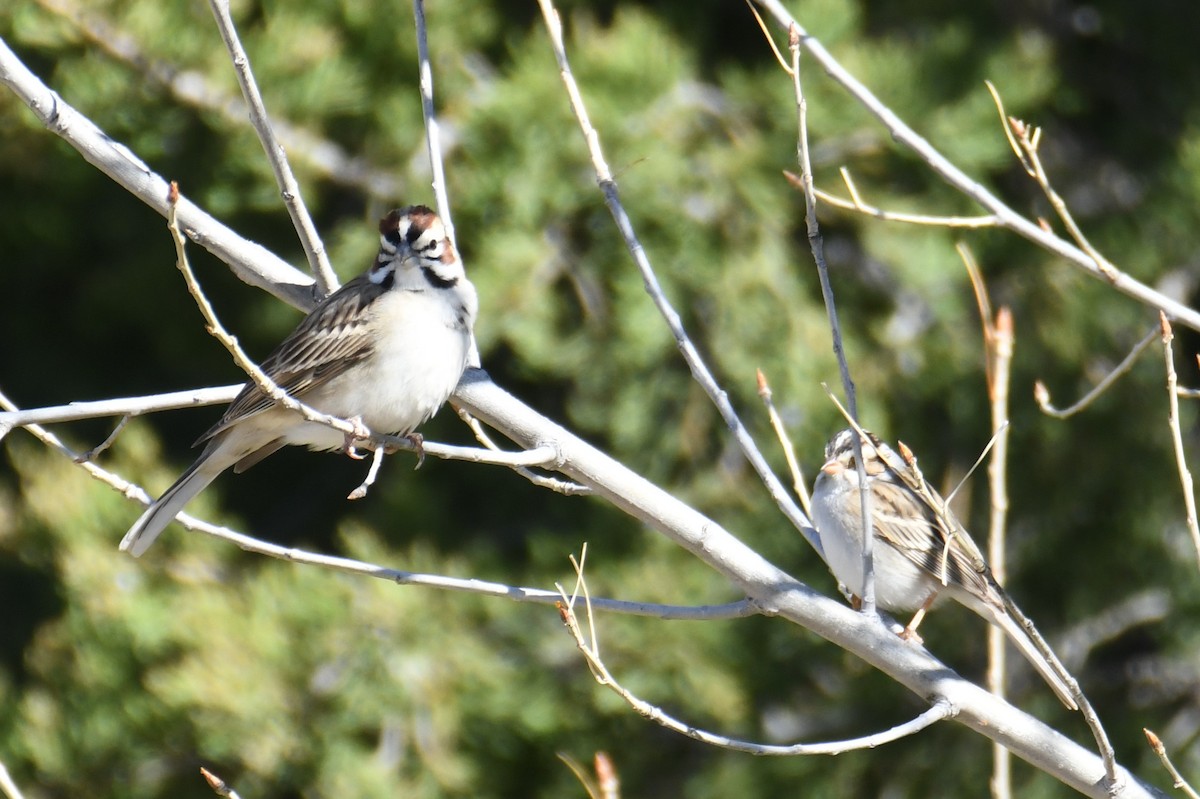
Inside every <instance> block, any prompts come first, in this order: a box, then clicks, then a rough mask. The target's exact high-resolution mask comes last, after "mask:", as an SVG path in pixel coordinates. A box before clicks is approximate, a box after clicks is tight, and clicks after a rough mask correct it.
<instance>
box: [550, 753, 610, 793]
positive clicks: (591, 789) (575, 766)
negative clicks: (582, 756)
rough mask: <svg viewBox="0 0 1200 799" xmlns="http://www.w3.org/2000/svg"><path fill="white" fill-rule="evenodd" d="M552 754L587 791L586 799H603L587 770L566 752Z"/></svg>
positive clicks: (598, 787)
mask: <svg viewBox="0 0 1200 799" xmlns="http://www.w3.org/2000/svg"><path fill="white" fill-rule="evenodd" d="M554 754H555V756H556V757H557V758H558V759H559V760H561V761H562V762H563V763H564V764H565V765H566V767H567V768H569V769H571V773H572V774H574V775H575V779H577V780H579V784H580V785H582V786H583V789H584V790H585V791H587V795H588V799H604V797H603V796H601V794H600V786H598V785H597V784H596V783H595V781H594V780H593V779H592V776H591V775H590V774H588V773H587V770H586V769H585V768H584V767H583V766H582V765H581V764H580V763H579V761H578V760H576V759H575V758H573V757H571V756H570V755H569V754H567V753H566V752H555V753H554Z"/></svg>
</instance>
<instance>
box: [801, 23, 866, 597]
mask: <svg viewBox="0 0 1200 799" xmlns="http://www.w3.org/2000/svg"><path fill="white" fill-rule="evenodd" d="M788 48H789V49H790V50H791V53H792V68H791V72H790V74H791V78H792V90H793V92H794V93H795V97H796V160H797V162H798V163H799V164H800V187H801V189H802V190H803V194H804V221H805V225H806V228H807V231H808V246H809V249H810V250H811V251H812V256H813V261H814V262H815V263H816V265H817V277H818V279H819V280H820V283H821V298H822V300H823V301H824V303H825V314H826V317H827V318H828V319H829V332H830V334H831V335H832V337H833V353H834V355H835V356H836V357H837V362H838V372H839V374H840V375H841V378H842V390H843V391H844V392H845V393H846V404H847V406H849V409H850V410H849V419H850V422H851V425H852V426H853V427H855V428H856V429H857V428H858V395H857V394H856V392H855V389H854V379H853V378H852V377H851V376H850V363H849V361H847V360H846V346H845V344H844V343H843V342H842V325H841V323H840V322H839V321H838V313H837V303H836V302H835V300H834V298H833V284H832V283H831V282H830V280H829V265H828V263H826V261H825V240H824V239H823V238H822V237H821V228H820V223H819V222H818V221H817V198H816V195H815V194H814V193H813V175H812V159H811V158H810V156H809V149H808V100H807V99H806V98H805V96H804V84H803V83H802V82H801V79H800V32H799V29H798V28H789V29H788ZM861 438H862V437H861V436H854V439H853V446H854V463H855V468H856V469H857V471H858V484H859V485H860V486H866V485H869V483H868V482H867V471H866V469H867V467H866V460H865V459H864V458H863V453H862V440H861ZM872 493H873V492H871V491H859V492H858V497H859V503H860V510H861V512H862V525H863V535H862V542H863V545H862V569H863V582H862V596H861V597H859V600H861V602H862V606H861V608H862V612H863V613H866V614H867V615H874V614H875V525H873V524H872V523H871V520H872V519H873V518H874V516H872V513H871V503H872V500H871V494H872Z"/></svg>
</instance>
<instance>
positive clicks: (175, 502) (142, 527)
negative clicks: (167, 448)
mask: <svg viewBox="0 0 1200 799" xmlns="http://www.w3.org/2000/svg"><path fill="white" fill-rule="evenodd" d="M205 454H206V455H207V453H205ZM206 460H208V459H207V458H206V457H205V456H204V455H202V456H200V459H199V460H197V461H196V462H195V463H193V464H192V465H191V466H189V467H188V470H187V471H186V472H184V473H183V474H182V475H180V476H179V479H178V480H176V481H175V484H174V485H172V486H171V487H170V488H168V489H167V490H166V491H164V492H163V495H162V496H161V497H159V498H158V499H156V500H155V501H154V503H153V504H152V505H151V506H150V507H149V508H147V509H146V512H145V513H143V514H142V516H141V518H140V519H138V520H137V521H136V522H134V524H133V527H130V528H129V532H127V533H126V534H125V537H124V538H122V539H121V551H122V552H128V553H129V554H131V555H133V556H134V557H135V558H138V557H141V555H142V553H143V552H145V551H146V550H147V549H149V548H150V545H151V544H153V543H154V540H155V539H156V538H158V536H159V534H160V533H162V531H163V530H164V529H166V526H167V525H168V524H170V523H171V521H172V520H173V519H174V518H175V516H176V514H178V513H179V511H181V510H183V506H184V505H186V504H187V503H188V501H189V500H191V498H192V497H194V496H196V495H197V494H199V493H200V492H201V491H203V490H204V489H205V487H207V486H208V484H209V483H211V482H212V481H213V480H215V479H216V478H217V475H218V474H220V473H221V471H222V470H220V469H216V470H214V469H213V468H212V466H211V464H206V463H205V461H206Z"/></svg>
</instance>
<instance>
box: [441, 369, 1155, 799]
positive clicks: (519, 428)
mask: <svg viewBox="0 0 1200 799" xmlns="http://www.w3.org/2000/svg"><path fill="white" fill-rule="evenodd" d="M456 398H457V401H458V402H460V403H461V404H462V405H463V406H465V407H467V408H468V409H470V411H471V413H473V414H474V415H476V416H478V417H479V418H480V419H481V420H483V421H484V422H486V423H487V424H489V425H491V426H492V427H494V428H496V429H497V430H501V431H503V432H504V433H505V435H507V436H509V437H510V438H512V439H513V440H514V441H515V442H516V443H517V444H518V445H522V446H534V445H535V442H547V441H553V442H555V444H556V446H557V447H558V449H559V453H560V457H561V462H562V467H561V471H562V472H563V473H564V474H566V475H567V476H569V477H570V478H572V479H574V480H577V481H579V482H580V483H583V484H584V485H588V486H591V487H592V488H593V490H594V491H595V492H596V494H597V495H598V496H600V497H603V498H605V499H607V500H608V501H609V502H611V503H613V504H614V505H615V506H616V507H618V508H620V509H621V510H623V511H624V512H626V513H628V514H630V515H631V516H633V517H634V518H636V519H639V520H640V521H642V522H643V523H645V524H647V525H649V526H651V527H653V528H654V529H656V530H658V531H659V532H661V533H662V534H664V535H666V536H667V537H668V538H670V539H671V540H672V541H675V542H676V543H677V544H679V545H680V546H682V547H684V548H685V549H686V550H688V551H689V552H691V553H693V554H694V555H696V556H697V557H698V558H699V559H701V560H702V561H703V562H705V563H707V564H708V565H709V566H711V567H712V568H713V569H715V570H716V571H718V572H719V573H720V574H722V575H724V576H725V577H726V578H728V579H729V580H730V581H731V582H732V583H733V584H734V585H736V586H737V587H738V590H741V591H744V592H745V593H746V595H747V596H748V597H750V599H751V601H752V602H754V603H755V604H756V605H757V606H758V607H759V608H761V609H762V610H763V611H764V612H766V613H770V614H777V615H780V616H783V617H784V618H787V619H790V620H791V621H793V622H795V623H797V624H800V625H802V626H804V627H805V628H807V629H809V630H811V631H813V632H815V633H817V634H818V635H820V636H821V637H823V638H826V639H827V640H829V641H831V642H833V643H834V644H836V645H837V646H839V647H842V648H843V649H846V650H847V651H850V652H852V653H854V654H855V655H857V656H858V657H860V658H862V659H863V660H865V661H866V662H867V663H869V664H871V665H872V666H874V667H875V668H878V669H880V670H881V671H883V672H885V673H886V674H888V675H890V676H891V677H892V678H893V679H895V680H896V681H897V682H899V683H900V684H902V685H904V686H905V687H907V688H909V690H911V691H913V692H914V693H915V694H916V695H918V696H921V697H935V696H943V697H945V698H946V699H948V700H949V702H950V704H951V706H952V707H954V708H956V709H957V715H956V716H954V720H955V721H957V722H960V723H962V724H965V725H966V726H968V727H970V728H971V729H973V730H975V731H977V732H979V733H980V734H982V735H984V736H987V737H988V738H990V739H992V740H994V741H998V742H1000V743H1003V744H1004V745H1005V746H1007V747H1008V748H1009V749H1010V750H1011V751H1012V752H1013V753H1014V754H1015V755H1017V756H1018V757H1020V758H1022V759H1023V760H1025V761H1027V762H1029V763H1031V764H1033V765H1034V766H1035V767H1037V768H1040V769H1043V770H1045V771H1046V772H1047V773H1050V774H1053V775H1054V776H1055V777H1056V778H1057V779H1059V780H1061V781H1062V782H1064V783H1065V784H1067V785H1069V786H1071V787H1072V788H1074V789H1075V790H1077V791H1079V792H1080V793H1083V794H1084V795H1087V796H1093V797H1097V799H1100V798H1102V797H1107V796H1108V792H1107V789H1106V788H1105V787H1104V785H1102V782H1101V781H1102V779H1103V778H1104V775H1105V768H1104V764H1103V763H1102V761H1101V760H1100V758H1099V757H1097V756H1096V755H1095V754H1093V753H1092V752H1089V751H1087V750H1086V749H1084V748H1083V747H1080V746H1079V745H1078V744H1076V743H1074V742H1073V741H1070V740H1068V739H1067V738H1066V737H1064V736H1062V735H1060V734H1059V733H1058V732H1056V731H1055V730H1053V729H1051V728H1050V727H1047V726H1046V725H1044V724H1042V723H1041V722H1040V721H1038V720H1036V719H1034V718H1032V717H1030V716H1028V715H1026V714H1025V713H1023V712H1021V711H1020V710H1017V709H1016V708H1014V707H1012V706H1011V705H1009V704H1008V703H1006V702H1004V701H1003V700H1002V699H1000V698H998V697H995V696H993V695H992V694H990V693H988V692H987V691H985V690H984V689H982V688H980V687H978V686H975V685H972V684H971V683H969V682H966V681H965V680H962V679H960V678H958V677H957V676H956V675H954V673H953V672H952V671H950V670H949V669H948V668H946V666H945V665H944V664H942V663H940V662H938V661H937V660H935V659H933V658H932V657H931V656H930V655H929V654H928V653H927V652H926V651H925V650H923V649H921V648H919V647H916V646H913V645H910V644H908V643H906V642H904V641H902V640H901V639H900V638H899V637H898V636H896V635H895V634H893V633H892V632H891V631H890V630H889V629H888V628H887V627H885V626H884V625H882V624H880V623H879V621H878V619H877V617H869V616H866V615H865V614H862V613H857V612H855V611H853V610H851V609H850V608H848V607H846V606H845V605H844V604H843V603H841V602H840V601H835V600H832V599H828V598H826V597H823V596H820V595H819V594H816V593H814V592H813V591H811V590H810V589H809V588H808V587H807V586H805V585H803V584H802V583H800V582H799V581H797V580H796V579H795V578H794V577H791V576H790V575H788V574H786V573H785V572H783V571H781V570H780V569H778V568H777V567H775V566H774V565H772V564H771V563H769V562H768V561H766V560H765V559H764V558H763V557H762V556H761V555H759V554H758V553H757V552H755V551H754V550H753V549H751V548H750V547H748V546H746V545H745V544H744V543H743V542H742V541H741V540H739V539H738V538H736V537H734V536H733V535H731V534H730V533H729V532H728V531H726V530H725V529H724V528H723V527H721V526H720V525H719V524H717V522H715V521H713V520H712V519H709V518H707V517H705V516H704V515H702V514H700V513H699V512H698V511H696V510H695V509H693V508H691V507H689V506H688V505H687V504H685V503H684V502H682V501H680V500H679V499H677V498H676V497H674V496H672V495H671V494H669V493H667V492H665V491H663V490H662V489H660V488H658V487H657V486H655V485H654V484H652V483H650V482H649V481H647V480H645V479H644V478H642V477H640V476H638V475H636V474H635V473H633V472H632V471H630V470H629V469H628V468H627V467H625V466H624V465H622V464H621V463H619V462H617V461H615V460H613V459H612V458H611V457H609V456H608V455H605V454H604V453H602V452H600V451H599V450H597V449H595V448H594V447H592V446H590V445H589V444H587V443H586V442H584V441H582V440H580V439H579V438H577V437H576V436H574V435H573V434H571V433H570V432H569V431H567V430H565V429H564V428H562V427H561V426H559V425H557V424H555V423H554V422H551V421H550V420H548V419H546V418H545V417H543V416H541V415H540V414H538V413H537V412H536V411H534V410H533V409H532V408H529V407H528V406H526V405H524V404H523V403H521V402H520V401H519V400H517V399H516V398H515V397H513V396H512V395H510V394H508V393H507V392H505V391H503V390H502V389H501V388H500V387H498V386H497V385H496V384H494V383H492V382H491V380H490V379H489V378H488V376H487V374H486V373H485V372H482V371H481V370H477V369H469V370H468V371H467V373H466V374H465V375H464V376H463V380H462V382H461V383H459V386H458V389H457V391H456ZM1118 773H1119V775H1120V777H1121V782H1122V785H1123V789H1124V791H1125V793H1124V796H1125V797H1128V798H1129V799H1132V797H1149V796H1157V795H1159V794H1158V793H1157V792H1156V791H1155V790H1154V789H1153V788H1152V787H1150V786H1148V785H1146V784H1144V783H1142V782H1140V781H1138V780H1137V779H1136V778H1135V777H1133V775H1131V774H1129V773H1128V772H1127V771H1126V770H1124V769H1123V768H1122V769H1119V772H1118Z"/></svg>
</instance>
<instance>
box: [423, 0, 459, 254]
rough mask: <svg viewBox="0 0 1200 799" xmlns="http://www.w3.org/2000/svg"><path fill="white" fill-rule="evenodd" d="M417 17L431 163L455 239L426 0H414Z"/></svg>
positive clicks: (439, 201)
mask: <svg viewBox="0 0 1200 799" xmlns="http://www.w3.org/2000/svg"><path fill="white" fill-rule="evenodd" d="M413 18H414V19H415V21H416V29H417V62H418V70H419V73H420V74H419V81H418V82H419V83H420V87H421V113H422V115H424V117H425V145H426V148H427V149H428V152H429V167H430V169H431V170H433V197H434V202H436V203H437V212H438V216H440V217H441V218H442V224H444V225H445V226H446V234H447V235H448V236H449V237H450V240H451V241H458V239H457V238H455V236H454V220H453V218H452V217H451V215H450V198H449V196H448V195H447V194H446V171H445V167H444V166H443V158H442V137H441V128H440V127H439V126H438V121H437V112H436V111H435V110H434V106H433V66H432V65H431V64H430V62H429V39H428V37H427V36H426V34H425V0H413Z"/></svg>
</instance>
